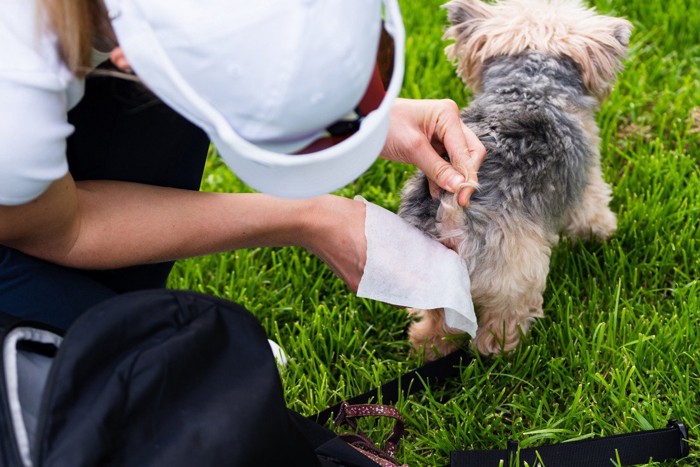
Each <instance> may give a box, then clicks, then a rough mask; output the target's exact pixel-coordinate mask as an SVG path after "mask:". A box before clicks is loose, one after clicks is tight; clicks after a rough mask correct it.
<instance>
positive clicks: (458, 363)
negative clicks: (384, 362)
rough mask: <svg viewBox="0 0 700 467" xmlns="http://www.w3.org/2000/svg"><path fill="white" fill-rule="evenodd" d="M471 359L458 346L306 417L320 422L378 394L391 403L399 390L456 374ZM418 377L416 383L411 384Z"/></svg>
mask: <svg viewBox="0 0 700 467" xmlns="http://www.w3.org/2000/svg"><path fill="white" fill-rule="evenodd" d="M473 359H474V356H473V355H472V354H470V353H468V352H466V351H464V350H458V351H457V352H453V353H451V354H449V355H446V356H445V357H442V358H440V359H438V360H435V361H434V362H430V363H428V364H426V365H423V366H422V367H420V368H417V369H415V370H412V371H409V372H408V373H405V374H403V375H401V376H399V377H398V378H396V379H394V380H392V381H389V382H388V383H386V384H383V385H382V386H381V387H379V388H378V389H373V390H371V391H367V392H365V393H364V394H360V395H359V396H355V397H353V398H352V399H348V400H346V401H342V402H339V403H338V404H336V405H334V406H332V407H328V408H327V409H326V410H324V411H322V412H319V413H318V414H316V415H314V416H311V417H309V418H310V419H311V420H314V421H316V422H317V423H320V424H324V423H326V422H327V421H328V420H330V418H331V417H332V416H333V414H335V415H337V414H338V413H339V412H340V407H341V405H343V404H350V405H356V404H364V403H367V402H369V401H370V400H372V399H373V398H375V397H377V395H381V400H382V404H386V405H389V404H395V403H396V402H398V400H399V396H400V395H401V394H403V395H404V396H408V395H410V394H414V393H416V392H418V391H419V390H421V389H423V385H422V384H420V383H421V381H425V382H426V383H427V382H430V383H431V384H434V383H437V382H439V381H444V380H446V379H448V378H451V377H454V376H457V375H459V371H460V367H463V366H466V365H468V364H469V362H471V361H472V360H473ZM416 381H418V383H419V384H414V383H415V382H416Z"/></svg>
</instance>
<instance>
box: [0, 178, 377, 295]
mask: <svg viewBox="0 0 700 467" xmlns="http://www.w3.org/2000/svg"><path fill="white" fill-rule="evenodd" d="M364 242H365V240H364V205H362V203H358V202H355V201H352V200H349V199H345V198H340V197H336V196H324V197H320V198H312V199H306V200H287V199H278V198H274V197H271V196H267V195H261V194H223V193H203V192H194V191H188V190H178V189H172V188H162V187H156V186H149V185H142V184H135V183H127V182H115V181H90V182H79V183H77V184H76V183H74V182H73V180H72V178H71V177H70V176H66V177H64V178H62V179H60V180H58V181H56V182H54V183H53V184H52V185H51V186H50V188H49V189H48V190H47V191H46V192H45V193H44V194H43V195H41V196H40V197H39V198H37V199H36V200H34V201H32V202H30V203H27V204H24V205H20V206H14V207H7V206H5V207H0V243H2V244H4V245H7V246H10V247H13V248H16V249H18V250H20V251H23V252H24V253H27V254H30V255H32V256H36V257H39V258H42V259H45V260H47V261H51V262H54V263H57V264H61V265H65V266H70V267H78V268H86V269H89V268H97V269H103V268H117V267H123V266H129V265H134V264H144V263H153V262H160V261H165V260H172V259H179V258H186V257H191V256H198V255H204V254H209V253H214V252H219V251H227V250H234V249H238V248H248V247H264V246H290V245H296V246H301V247H304V248H307V249H308V250H310V251H311V252H312V253H314V254H316V255H318V256H319V257H320V258H321V259H322V260H324V261H325V262H326V263H327V264H328V265H329V266H330V267H331V268H332V269H333V270H334V271H335V272H336V273H337V274H338V275H339V276H340V277H341V278H342V279H344V280H345V281H346V283H347V284H348V285H349V286H350V287H351V288H353V289H356V287H357V284H359V280H360V277H361V275H362V270H363V269H364V255H365V243H364Z"/></svg>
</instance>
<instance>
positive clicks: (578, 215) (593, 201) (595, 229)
mask: <svg viewBox="0 0 700 467" xmlns="http://www.w3.org/2000/svg"><path fill="white" fill-rule="evenodd" d="M611 199H612V190H611V189H610V185H608V184H607V183H605V181H604V180H603V176H602V173H601V169H600V165H598V164H596V165H594V166H593V167H591V169H590V170H589V171H588V184H587V185H586V188H585V191H584V193H583V199H582V201H581V203H580V204H579V205H578V206H576V207H575V208H574V209H573V210H572V211H571V213H570V216H569V220H568V222H567V224H566V227H565V230H566V232H567V233H568V235H569V236H570V237H571V238H581V239H585V240H587V239H592V238H594V239H597V240H607V239H608V238H609V237H610V236H611V235H612V234H613V232H615V229H616V228H617V217H616V216H615V214H614V213H613V212H612V211H611V210H610V207H609V204H610V200H611Z"/></svg>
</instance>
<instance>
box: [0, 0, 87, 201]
mask: <svg viewBox="0 0 700 467" xmlns="http://www.w3.org/2000/svg"><path fill="white" fill-rule="evenodd" d="M82 94H83V82H82V81H81V80H78V79H77V78H75V76H73V74H72V73H71V72H70V71H69V70H68V69H67V68H66V66H65V65H64V64H63V62H62V61H61V59H60V56H59V53H58V48H57V42H56V37H55V35H54V34H53V33H52V32H50V30H49V29H48V28H47V27H46V20H45V19H43V18H42V16H41V15H40V13H39V7H38V1H37V0H0V205H6V206H9V205H19V204H24V203H27V202H29V201H31V200H33V199H35V198H37V197H38V196H39V195H41V194H42V193H43V192H44V191H45V190H46V189H47V188H48V187H49V185H50V184H51V183H52V182H53V181H55V180H58V179H59V178H61V177H62V176H64V175H65V174H66V173H67V172H68V163H67V160H66V138H67V137H68V136H69V135H70V134H71V133H72V132H73V127H72V126H71V125H70V124H69V123H68V121H67V113H68V110H69V109H70V108H72V107H73V106H74V105H75V104H76V103H77V102H78V101H79V100H80V98H81V97H82Z"/></svg>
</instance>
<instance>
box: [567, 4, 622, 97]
mask: <svg viewBox="0 0 700 467" xmlns="http://www.w3.org/2000/svg"><path fill="white" fill-rule="evenodd" d="M597 20H598V24H596V25H595V26H596V27H595V33H591V34H589V35H587V36H585V35H584V36H583V37H585V38H586V40H584V42H583V44H585V46H584V47H582V48H580V49H579V50H575V49H574V54H573V55H574V56H572V58H573V59H574V60H575V61H576V62H577V63H578V64H579V66H580V67H581V69H582V72H583V82H584V85H585V86H586V89H587V90H588V92H590V93H591V94H592V95H594V96H596V97H598V98H600V99H603V98H605V97H606V96H607V95H608V94H609V93H610V90H611V89H612V86H613V83H614V82H615V78H616V75H617V73H618V72H619V71H620V70H621V69H622V61H623V60H624V59H625V57H626V56H627V48H628V46H629V40H630V35H631V33H632V23H630V22H629V21H627V20H626V19H623V18H614V17H610V16H598V18H597Z"/></svg>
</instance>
